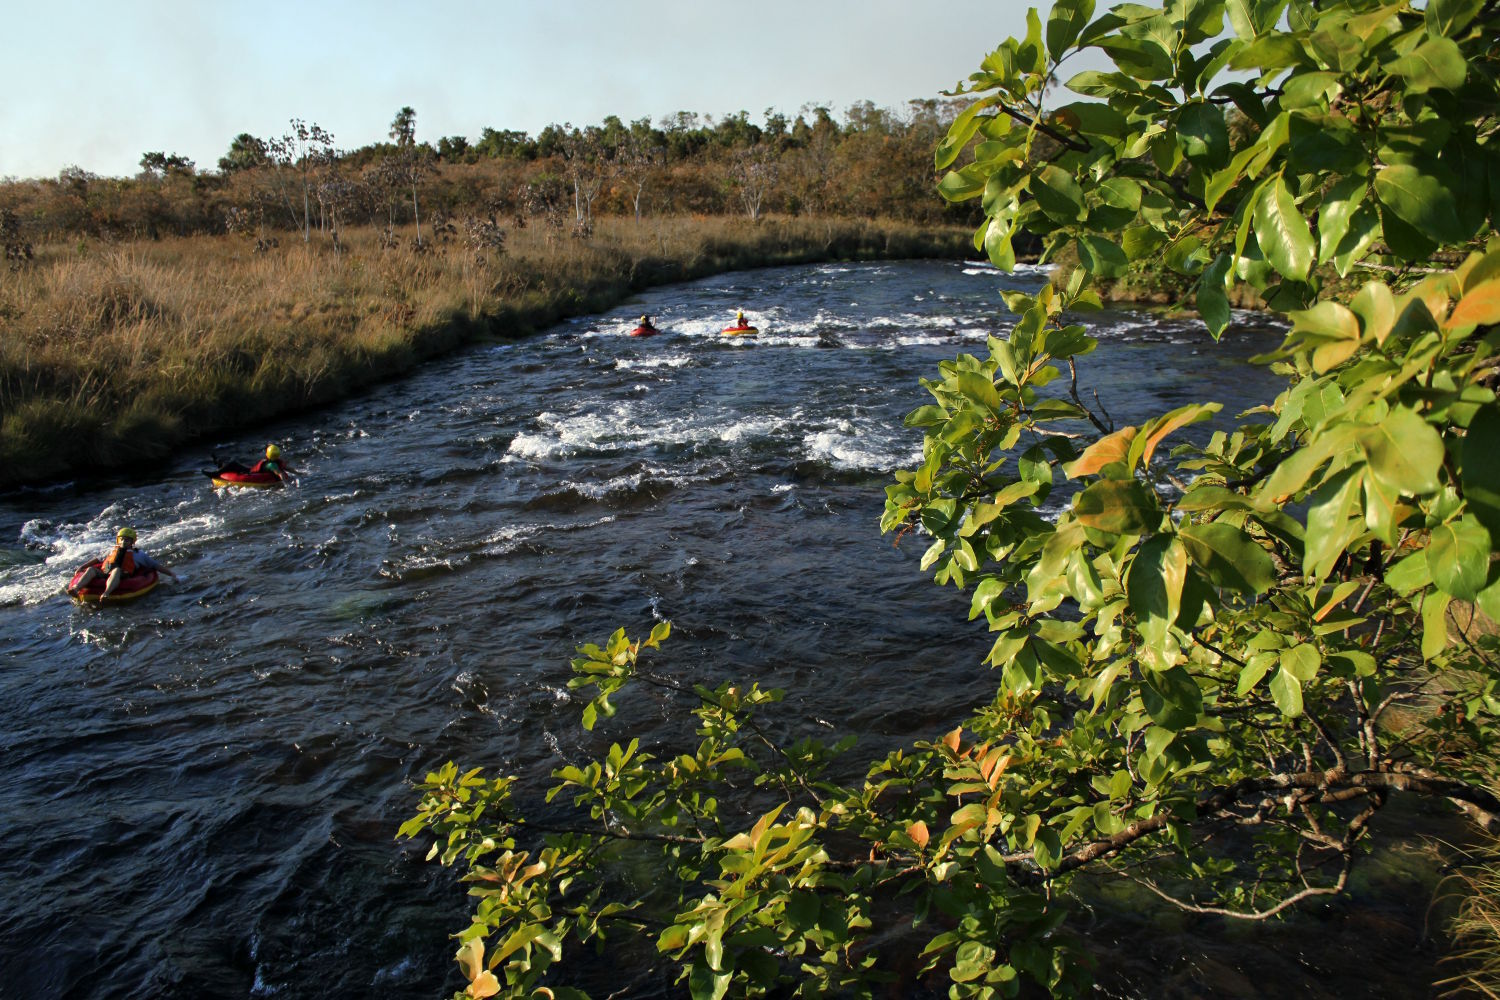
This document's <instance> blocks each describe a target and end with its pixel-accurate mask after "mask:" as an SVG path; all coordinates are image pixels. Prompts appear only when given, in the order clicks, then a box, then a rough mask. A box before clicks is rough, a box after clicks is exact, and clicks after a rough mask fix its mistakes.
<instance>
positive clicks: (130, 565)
mask: <svg viewBox="0 0 1500 1000" xmlns="http://www.w3.org/2000/svg"><path fill="white" fill-rule="evenodd" d="M116 566H118V567H120V568H121V570H123V571H124V573H125V575H126V576H130V575H131V574H132V573H134V572H135V553H134V552H132V551H131V550H130V549H127V548H126V547H125V546H123V545H116V546H115V549H114V551H113V552H111V553H110V554H109V558H108V559H105V560H104V571H105V572H106V573H108V572H110V571H112V570H113V569H114V568H115V567H116Z"/></svg>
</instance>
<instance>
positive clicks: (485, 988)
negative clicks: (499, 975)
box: [464, 969, 500, 1000]
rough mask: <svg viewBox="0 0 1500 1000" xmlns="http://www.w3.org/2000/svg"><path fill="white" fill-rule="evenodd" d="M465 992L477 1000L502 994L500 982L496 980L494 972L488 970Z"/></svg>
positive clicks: (477, 977) (476, 978)
mask: <svg viewBox="0 0 1500 1000" xmlns="http://www.w3.org/2000/svg"><path fill="white" fill-rule="evenodd" d="M464 992H465V993H467V994H468V995H469V996H471V997H474V998H475V1000H483V998H484V997H492V996H494V995H495V994H496V993H499V992H500V980H498V979H496V978H495V974H494V973H493V972H490V971H489V970H488V969H486V970H485V971H484V972H481V973H480V974H479V975H477V976H475V977H474V981H473V982H472V983H470V984H469V988H468V989H466V990H464Z"/></svg>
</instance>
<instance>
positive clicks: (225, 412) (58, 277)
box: [0, 217, 968, 484]
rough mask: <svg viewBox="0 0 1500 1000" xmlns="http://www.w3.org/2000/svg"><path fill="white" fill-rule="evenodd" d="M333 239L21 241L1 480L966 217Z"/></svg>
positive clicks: (369, 232)
mask: <svg viewBox="0 0 1500 1000" xmlns="http://www.w3.org/2000/svg"><path fill="white" fill-rule="evenodd" d="M412 242H413V241H412V239H411V234H410V233H409V232H408V233H404V234H403V235H402V240H401V242H399V243H397V244H395V245H389V243H390V241H389V240H388V239H387V238H385V234H384V232H383V231H382V230H376V229H361V230H355V229H351V230H346V231H345V232H344V233H342V234H341V237H340V240H339V242H338V245H337V246H335V245H334V244H333V243H330V242H328V241H314V242H313V243H311V244H308V245H304V244H303V243H302V242H301V240H299V239H297V238H296V237H290V238H288V237H286V236H285V235H283V236H282V237H281V240H280V245H278V246H272V247H269V248H267V249H262V250H259V251H257V250H256V248H255V246H254V243H253V241H249V240H247V239H245V238H241V237H234V236H217V237H216V236H196V237H183V238H171V239H162V240H156V241H149V240H141V241H133V242H127V243H106V242H100V241H97V240H92V239H80V240H77V241H76V242H72V243H68V244H57V245H50V246H43V247H38V248H36V251H35V254H34V257H33V259H31V260H30V261H28V262H26V263H25V264H24V265H21V266H18V267H16V268H15V269H13V270H10V271H0V329H3V331H4V336H3V338H0V483H6V484H15V483H21V482H31V481H39V480H46V479H54V478H58V477H61V476H66V475H71V474H76V473H79V472H86V471H88V470H90V469H100V468H108V467H118V466H122V465H127V464H136V463H140V462H142V461H150V460H156V459H160V458H162V457H163V456H165V455H166V454H167V453H168V452H169V451H170V450H171V449H172V448H174V447H175V446H177V445H180V444H182V443H184V442H186V441H189V440H191V439H193V438H198V437H202V436H204V435H207V434H212V433H216V432H220V431H223V430H226V429H230V428H235V427H242V426H247V425H252V424H254V423H256V422H259V421H263V420H266V419H269V418H271V417H275V416H279V415H282V414H286V413H289V412H293V411H296V410H299V409H303V408H306V407H308V406H313V405H317V404H320V403H325V402H328V401H330V400H333V399H337V398H339V397H341V396H345V395H347V394H348V393H350V392H351V391H353V390H355V389H358V388H359V387H361V386H366V385H369V384H371V383H373V382H376V381H378V380H381V379H384V378H388V377H391V376H394V375H397V374H400V373H402V372H404V371H406V370H408V369H409V368H410V367H411V366H412V365H413V364H415V363H416V362H418V361H420V360H422V359H424V358H429V357H432V356H435V355H437V354H440V353H442V352H445V351H448V350H451V349H453V348H455V347H457V346H459V345H461V344H463V343H465V342H467V341H470V340H472V339H474V338H476V337H485V336H493V337H515V336H521V335H524V334H526V333H528V332H530V331H532V330H534V329H537V328H539V327H541V326H544V325H547V324H549V323H552V322H555V321H556V320H558V319H560V318H563V317H566V316H569V315H577V314H580V313H586V312H595V311H600V310H603V309H606V308H608V307H609V306H610V305H612V304H613V303H616V302H618V301H620V300H621V299H622V298H624V297H626V296H628V295H629V294H630V293H631V292H633V291H635V290H638V289H641V288H644V287H647V286H650V285H655V284H662V283H666V282H672V281H681V280H685V279H689V278H692V277H696V276H700V275H704V274H709V273H713V272H716V271H722V270H727V269H733V268H742V267H751V266H758V265H765V264H777V263H789V262H793V261H802V260H814V259H855V258H875V257H913V256H934V255H944V256H956V255H959V254H961V253H963V252H964V250H965V249H967V247H968V233H967V230H958V229H954V230H949V231H946V232H942V231H939V232H935V231H934V230H933V229H932V228H931V227H916V226H912V225H906V224H900V223H888V224H875V223H866V222H861V221H851V220H844V221H839V220H830V219H763V220H762V221H761V222H760V223H758V224H752V223H749V222H747V221H742V220H726V219H707V220H706V219H694V218H680V217H662V218H655V219H650V220H646V221H643V222H641V223H636V222H634V221H633V220H629V219H615V218H604V219H598V220H596V222H595V228H594V229H593V231H592V234H591V235H590V236H589V237H588V238H578V237H576V236H574V235H573V234H571V233H570V232H568V231H567V230H565V229H563V228H561V227H560V226H557V225H547V224H535V225H531V226H528V227H526V228H521V229H517V230H514V231H511V232H509V233H505V234H498V235H497V234H496V233H495V232H493V231H492V232H490V233H489V234H488V236H487V237H486V236H485V235H484V234H478V233H467V234H463V233H458V232H449V233H446V234H440V236H439V238H438V239H437V240H432V238H431V237H430V236H429V242H428V244H427V245H426V246H425V247H424V248H422V249H414V248H413V246H412Z"/></svg>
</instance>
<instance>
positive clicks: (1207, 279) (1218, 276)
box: [1198, 253, 1233, 340]
mask: <svg viewBox="0 0 1500 1000" xmlns="http://www.w3.org/2000/svg"><path fill="white" fill-rule="evenodd" d="M1232 263H1233V261H1232V259H1231V258H1230V256H1229V254H1227V253H1221V254H1219V256H1217V257H1215V258H1214V262H1213V263H1212V264H1210V265H1208V267H1206V268H1204V269H1203V274H1202V275H1201V276H1200V277H1199V278H1198V315H1199V316H1202V317H1203V323H1204V325H1205V326H1207V327H1208V332H1209V334H1210V335H1211V336H1212V337H1213V338H1214V339H1215V340H1218V339H1219V338H1220V337H1221V336H1223V334H1224V331H1225V330H1227V329H1228V328H1229V321H1230V319H1232V318H1233V314H1232V313H1231V312H1230V309H1229V296H1228V294H1227V293H1226V291H1225V279H1227V278H1228V277H1229V268H1230V265H1231V264H1232Z"/></svg>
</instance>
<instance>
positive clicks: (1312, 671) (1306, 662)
mask: <svg viewBox="0 0 1500 1000" xmlns="http://www.w3.org/2000/svg"><path fill="white" fill-rule="evenodd" d="M1322 665H1323V655H1322V654H1321V653H1319V652H1318V647H1317V646H1314V645H1313V644H1312V643H1308V642H1300V643H1298V644H1297V645H1295V646H1293V647H1292V648H1291V649H1288V650H1286V651H1284V652H1283V653H1282V654H1281V669H1282V671H1283V672H1284V673H1289V674H1291V675H1292V676H1293V677H1295V678H1297V680H1299V681H1301V682H1302V683H1304V684H1306V683H1307V682H1308V681H1310V680H1312V679H1313V678H1314V677H1316V676H1318V668H1319V667H1321V666H1322Z"/></svg>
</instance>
